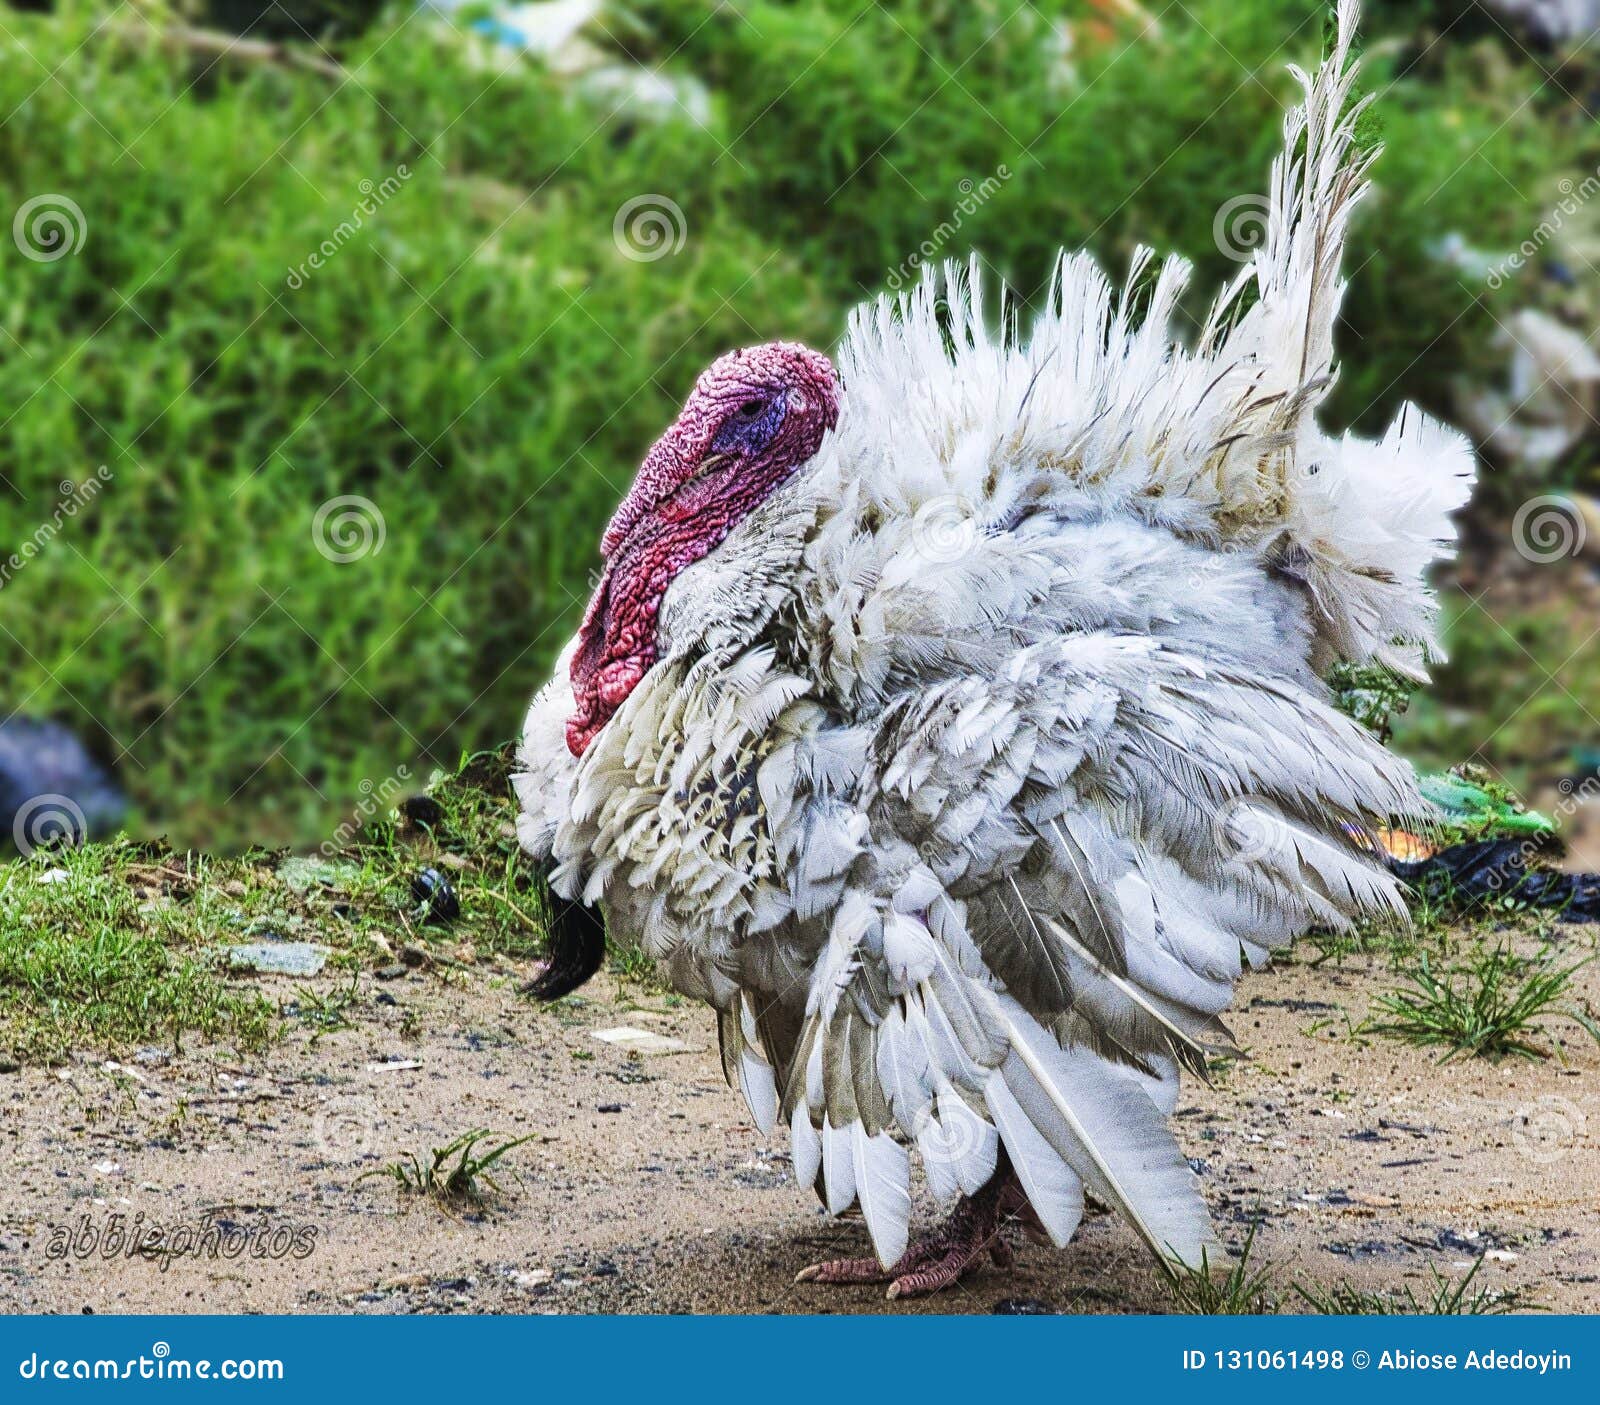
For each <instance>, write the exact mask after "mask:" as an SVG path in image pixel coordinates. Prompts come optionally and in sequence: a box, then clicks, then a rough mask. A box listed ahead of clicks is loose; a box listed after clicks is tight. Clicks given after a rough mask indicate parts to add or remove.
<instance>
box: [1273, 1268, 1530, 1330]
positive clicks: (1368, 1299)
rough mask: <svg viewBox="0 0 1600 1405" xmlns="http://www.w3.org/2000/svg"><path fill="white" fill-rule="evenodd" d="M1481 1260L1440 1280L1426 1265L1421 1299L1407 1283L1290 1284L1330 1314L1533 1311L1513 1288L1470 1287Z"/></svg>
mask: <svg viewBox="0 0 1600 1405" xmlns="http://www.w3.org/2000/svg"><path fill="white" fill-rule="evenodd" d="M1483 1264H1484V1260H1483V1258H1482V1256H1480V1257H1479V1258H1478V1259H1477V1260H1476V1262H1474V1263H1473V1265H1472V1267H1471V1268H1470V1269H1468V1270H1467V1272H1466V1273H1464V1274H1463V1275H1462V1276H1461V1277H1460V1278H1446V1277H1444V1275H1442V1274H1441V1273H1440V1272H1439V1270H1438V1269H1437V1268H1435V1267H1434V1266H1433V1265H1432V1264H1429V1265H1428V1272H1429V1274H1431V1275H1432V1278H1433V1281H1432V1283H1431V1284H1430V1285H1429V1286H1428V1288H1427V1290H1426V1291H1425V1292H1424V1294H1423V1296H1422V1297H1420V1298H1419V1297H1418V1296H1417V1294H1416V1291H1415V1290H1414V1289H1413V1288H1412V1287H1411V1285H1410V1284H1409V1283H1408V1284H1406V1285H1405V1286H1404V1287H1402V1288H1401V1289H1400V1290H1399V1291H1398V1292H1375V1291H1373V1290H1371V1289H1367V1288H1356V1287H1354V1286H1352V1285H1351V1284H1349V1283H1335V1284H1330V1285H1328V1286H1325V1287H1324V1286H1321V1285H1308V1284H1304V1283H1296V1284H1295V1285H1294V1292H1295V1294H1296V1296H1298V1297H1299V1299H1300V1300H1301V1301H1302V1302H1303V1303H1304V1304H1305V1305H1306V1307H1307V1308H1309V1309H1310V1310H1311V1311H1312V1312H1318V1313H1326V1314H1327V1315H1329V1316H1335V1317H1351V1316H1359V1317H1389V1316H1402V1315H1407V1316H1410V1315H1418V1314H1421V1315H1425V1316H1429V1317H1494V1316H1501V1315H1504V1314H1505V1313H1510V1312H1539V1311H1542V1309H1541V1308H1540V1307H1539V1305H1538V1304H1537V1303H1533V1302H1530V1301H1528V1300H1526V1299H1524V1298H1522V1297H1521V1296H1520V1295H1519V1294H1517V1293H1516V1292H1513V1291H1506V1290H1501V1289H1496V1288H1485V1287H1482V1286H1481V1285H1480V1286H1477V1287H1474V1286H1473V1285H1474V1283H1475V1281H1476V1279H1477V1277H1478V1274H1479V1272H1480V1270H1482V1268H1483Z"/></svg>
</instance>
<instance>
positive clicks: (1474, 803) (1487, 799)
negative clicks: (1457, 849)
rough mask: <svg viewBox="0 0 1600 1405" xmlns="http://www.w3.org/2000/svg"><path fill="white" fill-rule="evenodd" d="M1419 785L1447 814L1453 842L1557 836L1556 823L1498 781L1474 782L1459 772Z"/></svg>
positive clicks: (1428, 778) (1423, 779) (1427, 778)
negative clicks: (1525, 803) (1527, 805)
mask: <svg viewBox="0 0 1600 1405" xmlns="http://www.w3.org/2000/svg"><path fill="white" fill-rule="evenodd" d="M1417 784H1418V786H1419V787H1420V789H1421V791H1422V795H1423V798H1424V799H1425V800H1428V801H1430V802H1431V803H1432V804H1434V805H1436V806H1437V807H1438V808H1439V810H1440V811H1441V813H1442V814H1443V816H1444V821H1445V828H1446V829H1447V830H1448V831H1449V834H1450V836H1451V840H1452V842H1462V841H1466V840H1470V839H1493V838H1496V837H1502V836H1526V835H1540V836H1542V835H1553V834H1554V833H1555V832H1556V827H1555V824H1554V822H1553V821H1551V820H1549V819H1547V818H1546V817H1545V816H1543V815H1541V814H1540V813H1539V812H1538V811H1537V810H1530V809H1528V808H1527V807H1526V806H1525V805H1523V803H1522V802H1521V801H1520V800H1518V799H1517V797H1516V796H1515V795H1514V794H1512V793H1511V791H1510V790H1508V789H1507V788H1506V787H1505V786H1502V785H1499V784H1497V783H1496V782H1494V781H1491V780H1487V779H1485V780H1484V781H1482V782H1479V781H1477V780H1472V779H1469V778H1468V777H1467V776H1464V775H1462V774H1461V773H1460V771H1459V770H1456V771H1441V772H1436V773H1435V774H1433V775H1428V776H1422V777H1420V778H1419V779H1418V782H1417Z"/></svg>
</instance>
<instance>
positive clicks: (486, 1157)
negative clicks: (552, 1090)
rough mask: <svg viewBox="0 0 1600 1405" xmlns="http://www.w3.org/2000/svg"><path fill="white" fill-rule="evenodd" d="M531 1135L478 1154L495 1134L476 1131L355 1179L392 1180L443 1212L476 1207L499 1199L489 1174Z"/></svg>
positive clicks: (404, 1191)
mask: <svg viewBox="0 0 1600 1405" xmlns="http://www.w3.org/2000/svg"><path fill="white" fill-rule="evenodd" d="M534 1135H535V1134H534V1133H531V1132H530V1133H529V1134H528V1135H527V1136H524V1137H515V1138H513V1139H511V1140H510V1141H504V1140H502V1141H500V1142H498V1144H496V1145H493V1146H490V1147H489V1148H488V1149H487V1150H485V1151H482V1152H480V1151H479V1150H478V1147H479V1146H480V1145H482V1144H483V1143H485V1142H488V1141H489V1140H490V1139H491V1138H493V1137H494V1136H495V1133H493V1132H488V1131H483V1130H478V1131H472V1132H463V1133H462V1134H461V1135H460V1136H459V1137H457V1138H456V1139H455V1140H454V1141H451V1142H448V1143H447V1144H446V1145H444V1146H436V1147H432V1148H430V1149H429V1150H428V1151H427V1152H425V1153H424V1154H423V1155H421V1156H418V1155H417V1153H416V1152H407V1153H406V1154H405V1155H404V1156H403V1157H401V1158H400V1159H399V1160H398V1161H391V1162H390V1163H389V1164H388V1165H387V1166H382V1167H379V1168H378V1169H376V1170H372V1171H367V1172H364V1173H363V1174H362V1175H360V1176H358V1177H357V1178H356V1179H357V1180H358V1181H363V1180H366V1179H368V1178H369V1177H372V1176H380V1177H384V1178H387V1179H388V1180H391V1181H393V1182H394V1183H395V1185H397V1186H398V1187H399V1188H400V1190H401V1192H402V1193H403V1194H406V1195H415V1196H422V1197H424V1198H426V1199H428V1200H431V1201H433V1202H434V1203H435V1204H437V1205H439V1206H440V1207H441V1208H444V1209H458V1208H460V1207H463V1206H469V1205H470V1206H479V1205H482V1204H484V1202H485V1201H486V1200H487V1199H488V1198H489V1196H490V1195H491V1194H494V1195H499V1194H501V1193H502V1187H501V1185H500V1183H499V1181H497V1180H496V1179H495V1177H494V1176H493V1174H491V1171H490V1168H491V1167H492V1166H494V1165H495V1164H496V1163H497V1162H499V1161H500V1159H501V1158H502V1157H503V1156H505V1155H506V1154H507V1153H508V1152H511V1151H515V1150H516V1148H517V1147H519V1146H521V1145H522V1144H523V1143H524V1142H530V1141H532V1140H533V1138H534Z"/></svg>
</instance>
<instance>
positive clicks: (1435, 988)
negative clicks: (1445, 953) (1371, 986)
mask: <svg viewBox="0 0 1600 1405" xmlns="http://www.w3.org/2000/svg"><path fill="white" fill-rule="evenodd" d="M1593 959H1594V958H1593V957H1590V958H1589V960H1593ZM1587 964H1588V961H1580V962H1578V963H1576V964H1575V965H1570V966H1555V965H1553V964H1551V959H1550V953H1549V952H1548V951H1545V952H1542V953H1541V954H1540V956H1539V957H1537V958H1533V959H1527V958H1523V957H1519V956H1517V955H1516V954H1515V953H1514V952H1513V951H1512V950H1511V948H1510V947H1509V946H1506V945H1498V946H1494V947H1489V948H1480V949H1479V950H1478V951H1477V952H1475V953H1474V954H1473V955H1472V956H1471V957H1470V958H1469V959H1468V960H1467V961H1465V962H1464V963H1461V964H1459V965H1457V966H1456V967H1455V968H1454V969H1453V970H1452V971H1450V972H1448V973H1444V974H1439V973H1436V972H1435V971H1434V969H1433V967H1432V965H1431V964H1430V962H1429V960H1428V954H1427V952H1423V953H1422V955H1421V956H1420V958H1419V960H1418V964H1417V966H1416V968H1415V969H1413V970H1411V971H1409V972H1407V973H1406V974H1407V975H1408V977H1409V982H1410V984H1409V985H1408V986H1407V987H1406V988H1404V989H1401V990H1395V991H1391V992H1389V993H1388V994H1385V995H1380V996H1378V997H1377V999H1376V1000H1374V1002H1373V1014H1372V1017H1371V1018H1370V1019H1369V1020H1368V1021H1367V1023H1366V1024H1365V1025H1364V1026H1363V1029H1364V1030H1366V1031H1369V1032H1371V1033H1374V1034H1384V1035H1388V1036H1390V1037H1392V1038H1395V1039H1399V1040H1402V1041H1403V1042H1405V1043H1407V1044H1414V1045H1417V1046H1419V1047H1422V1048H1442V1049H1443V1050H1444V1051H1445V1055H1444V1057H1445V1059H1446V1060H1449V1059H1453V1058H1456V1057H1459V1056H1461V1055H1471V1056H1473V1057H1477V1058H1486V1059H1491V1060H1499V1059H1503V1058H1506V1057H1507V1056H1509V1055H1516V1056H1517V1057H1519V1058H1524V1059H1544V1058H1548V1057H1549V1056H1550V1051H1549V1050H1548V1049H1547V1048H1545V1047H1544V1046H1542V1045H1540V1044H1536V1043H1534V1042H1533V1041H1534V1040H1535V1039H1536V1038H1538V1037H1541V1036H1542V1035H1543V1034H1544V1029H1545V1021H1546V1020H1548V1019H1549V1018H1550V1017H1552V1016H1560V1017H1563V1018H1565V1019H1567V1020H1570V1021H1572V1022H1573V1023H1575V1024H1577V1025H1578V1026H1579V1028H1580V1029H1582V1030H1583V1031H1584V1032H1585V1033H1586V1034H1588V1035H1589V1036H1590V1037H1591V1038H1593V1039H1594V1040H1595V1042H1596V1043H1600V1026H1597V1025H1596V1024H1595V1022H1594V1020H1593V1018H1592V1017H1591V1016H1590V1015H1589V1014H1587V1013H1586V1012H1585V1011H1583V1010H1581V1009H1579V1008H1578V1007H1577V1006H1575V1005H1571V1004H1567V1005H1562V1004H1560V1003H1559V1002H1561V1001H1563V1000H1564V999H1566V997H1567V996H1568V994H1569V988H1570V986H1571V984H1572V978H1573V976H1574V975H1575V974H1576V973H1577V972H1578V971H1579V970H1580V969H1581V968H1582V967H1583V966H1585V965H1587Z"/></svg>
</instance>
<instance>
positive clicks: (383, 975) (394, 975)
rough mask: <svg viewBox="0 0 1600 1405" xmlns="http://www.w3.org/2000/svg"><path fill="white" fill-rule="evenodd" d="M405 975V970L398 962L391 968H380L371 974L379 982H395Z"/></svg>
mask: <svg viewBox="0 0 1600 1405" xmlns="http://www.w3.org/2000/svg"><path fill="white" fill-rule="evenodd" d="M405 973H406V968H405V967H404V966H402V965H401V964H400V963H399V962H398V961H396V962H395V963H394V965H392V966H380V967H378V969H377V970H376V971H374V972H373V973H372V974H373V975H375V976H376V977H377V978H378V979H379V980H380V981H397V980H399V979H400V978H401V977H402V976H403V975H405Z"/></svg>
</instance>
